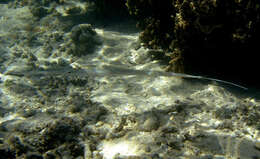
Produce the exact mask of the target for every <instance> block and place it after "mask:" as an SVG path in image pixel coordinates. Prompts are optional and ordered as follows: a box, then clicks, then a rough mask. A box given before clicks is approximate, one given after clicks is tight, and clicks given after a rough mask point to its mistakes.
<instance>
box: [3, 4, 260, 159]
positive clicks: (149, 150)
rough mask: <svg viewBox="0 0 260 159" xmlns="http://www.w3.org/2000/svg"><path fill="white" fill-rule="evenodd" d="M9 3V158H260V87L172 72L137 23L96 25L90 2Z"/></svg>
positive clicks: (6, 13) (6, 36) (6, 21)
mask: <svg viewBox="0 0 260 159" xmlns="http://www.w3.org/2000/svg"><path fill="white" fill-rule="evenodd" d="M6 2H9V4H7V3H6ZM6 2H5V3H0V16H1V19H0V33H1V34H0V41H1V44H0V154H1V155H0V158H10V159H12V158H33V159H35V158H39V159H41V158H43V159H52V158H77V159H83V158H85V159H92V158H93V159H116V158H117V159H147V158H148V159H161V158H162V159H172V158H177V159H183V158H194V159H208V158H212V159H228V158H241V159H257V158H259V156H260V149H259V138H260V121H259V118H260V101H259V99H260V96H259V92H258V91H251V90H248V91H245V90H241V89H239V88H234V87H233V86H229V85H221V84H220V83H212V82H207V81H202V80H195V79H182V78H176V77H174V76H169V75H167V76H164V75H165V74H164V73H163V72H161V71H163V69H162V67H164V66H165V65H166V64H165V63H163V62H162V61H161V60H155V59H158V58H151V56H150V55H151V54H152V55H153V56H157V55H158V54H157V53H159V54H160V53H162V50H148V49H145V48H144V47H143V46H142V45H141V44H140V41H138V35H139V31H138V30H137V29H135V28H134V25H133V24H134V23H132V22H125V21H120V22H117V23H113V24H111V25H108V24H107V23H106V22H105V24H103V25H100V23H102V22H98V23H99V24H93V25H92V26H90V25H89V24H90V23H91V22H92V20H93V19H91V20H90V21H91V22H90V21H88V18H86V17H88V16H85V15H83V13H84V11H85V9H86V8H88V7H90V9H91V6H89V4H88V3H85V1H80V0H72V1H66V0H64V1H61V0H59V1H57V0H53V1H52V0H42V1H37V2H39V3H38V4H37V7H44V8H45V9H47V10H48V14H32V12H31V11H32V10H31V8H29V7H33V6H34V4H35V2H36V1H33V0H32V1H25V0H23V1H6ZM86 5H87V6H86ZM75 7H76V9H72V8H75ZM66 8H67V9H66ZM39 15H40V16H39ZM35 16H36V17H35ZM75 17H78V19H77V20H78V21H77V20H75V19H74V18H75ZM28 24H29V25H28ZM101 26H102V27H101ZM73 45H74V46H73ZM78 47H79V48H78ZM73 48H75V50H74V52H69V51H71V50H72V51H73ZM90 48H91V49H90ZM104 66H111V67H104ZM126 68H127V69H126ZM153 72H155V73H154V74H153Z"/></svg>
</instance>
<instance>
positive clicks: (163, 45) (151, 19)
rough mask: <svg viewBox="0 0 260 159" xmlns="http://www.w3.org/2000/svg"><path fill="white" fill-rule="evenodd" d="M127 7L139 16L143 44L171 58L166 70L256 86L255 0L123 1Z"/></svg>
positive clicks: (258, 9)
mask: <svg viewBox="0 0 260 159" xmlns="http://www.w3.org/2000/svg"><path fill="white" fill-rule="evenodd" d="M126 5H127V8H128V10H129V12H130V14H131V15H134V16H136V17H137V18H138V19H139V22H138V27H139V28H141V29H142V32H141V34H140V39H141V41H142V43H143V45H144V46H146V47H148V48H150V49H154V50H163V51H162V52H159V53H160V54H161V56H168V57H170V58H169V59H170V60H169V61H168V63H169V65H168V67H167V69H168V70H169V71H175V72H185V73H193V74H194V73H195V74H204V75H209V76H213V77H217V78H222V79H223V78H224V79H233V80H234V79H235V81H237V82H245V83H247V84H257V81H258V80H259V79H257V77H253V78H254V79H255V80H254V81H252V72H255V71H257V63H258V61H257V58H256V57H257V52H256V51H255V50H257V48H258V47H257V44H258V41H259V40H260V39H259V38H260V36H259V35H260V33H259V30H260V2H259V1H257V0H247V1H245V0H231V1H225V0H199V1H197V0H196V1H195V0H165V1H157V0H141V1H140V0H127V1H126ZM166 59H167V58H166ZM254 82H255V83H254ZM258 85H259V84H258Z"/></svg>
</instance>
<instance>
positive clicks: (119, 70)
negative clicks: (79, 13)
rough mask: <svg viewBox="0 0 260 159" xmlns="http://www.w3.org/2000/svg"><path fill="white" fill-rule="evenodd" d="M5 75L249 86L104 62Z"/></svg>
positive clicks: (12, 72)
mask: <svg viewBox="0 0 260 159" xmlns="http://www.w3.org/2000/svg"><path fill="white" fill-rule="evenodd" d="M5 75H15V76H28V77H30V76H41V75H64V76H77V77H86V76H91V75H93V76H97V75H98V76H114V75H138V76H167V77H172V76H175V77H182V78H193V79H201V80H208V81H215V82H219V83H224V84H228V85H232V86H235V87H238V88H242V89H244V90H247V89H248V88H246V87H244V86H241V85H238V84H235V83H232V82H228V81H224V80H220V79H215V78H209V77H204V76H194V75H189V74H183V73H174V72H163V71H150V70H135V69H129V68H125V67H122V66H117V65H111V64H102V65H91V64H86V65H80V66H79V67H78V68H76V69H75V68H73V67H60V68H57V69H48V70H32V71H22V72H21V71H19V72H15V71H10V72H6V73H5Z"/></svg>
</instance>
